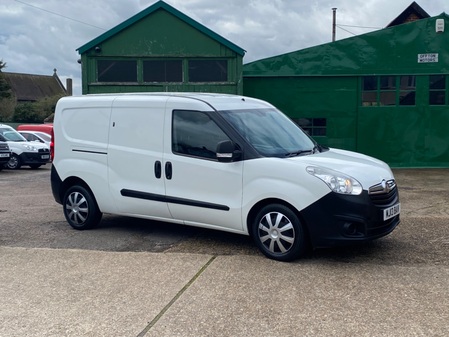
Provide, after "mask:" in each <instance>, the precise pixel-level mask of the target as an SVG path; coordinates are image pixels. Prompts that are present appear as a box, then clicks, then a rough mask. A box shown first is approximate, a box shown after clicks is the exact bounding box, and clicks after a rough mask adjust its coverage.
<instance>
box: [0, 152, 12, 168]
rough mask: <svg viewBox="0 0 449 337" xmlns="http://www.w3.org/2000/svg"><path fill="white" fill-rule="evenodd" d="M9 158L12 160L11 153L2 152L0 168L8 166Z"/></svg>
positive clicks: (0, 154)
mask: <svg viewBox="0 0 449 337" xmlns="http://www.w3.org/2000/svg"><path fill="white" fill-rule="evenodd" d="M9 158H11V153H10V152H0V166H3V164H6V163H7V162H8V161H9Z"/></svg>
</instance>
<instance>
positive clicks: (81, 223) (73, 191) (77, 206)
mask: <svg viewBox="0 0 449 337" xmlns="http://www.w3.org/2000/svg"><path fill="white" fill-rule="evenodd" d="M62 204H63V209H64V216H65V218H66V220H67V222H68V223H69V225H70V226H72V227H73V228H75V229H79V230H82V229H89V228H92V227H94V226H95V225H97V224H98V223H99V222H100V220H101V216H102V213H101V212H100V209H99V208H98V205H97V202H96V201H95V198H94V197H93V195H92V193H91V192H90V191H88V190H87V189H86V188H84V187H82V186H72V187H70V188H69V189H68V190H67V192H66V194H65V196H64V199H63V203H62Z"/></svg>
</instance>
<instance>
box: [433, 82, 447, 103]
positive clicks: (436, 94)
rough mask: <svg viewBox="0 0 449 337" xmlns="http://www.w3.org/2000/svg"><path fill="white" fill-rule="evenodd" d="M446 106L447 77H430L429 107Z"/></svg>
mask: <svg viewBox="0 0 449 337" xmlns="http://www.w3.org/2000/svg"><path fill="white" fill-rule="evenodd" d="M444 104H446V76H444V75H430V76H429V105H444Z"/></svg>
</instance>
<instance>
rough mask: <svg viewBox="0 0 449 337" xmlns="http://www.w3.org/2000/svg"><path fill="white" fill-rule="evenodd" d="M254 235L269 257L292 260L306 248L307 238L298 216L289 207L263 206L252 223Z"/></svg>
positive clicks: (261, 249)
mask: <svg viewBox="0 0 449 337" xmlns="http://www.w3.org/2000/svg"><path fill="white" fill-rule="evenodd" d="M251 233H252V236H253V239H254V241H255V243H256V245H257V247H258V248H259V249H260V251H261V252H262V253H263V254H264V255H265V256H266V257H268V258H270V259H273V260H278V261H292V260H295V259H297V258H299V257H300V256H301V255H302V254H304V252H305V250H306V238H305V234H304V233H305V232H304V229H303V226H302V224H301V222H300V220H299V219H298V216H297V215H296V214H295V213H294V212H293V211H292V210H291V209H290V208H288V207H286V206H284V205H280V204H271V205H267V206H265V207H263V208H262V209H261V210H260V211H259V212H258V213H257V215H256V217H255V219H254V222H253V224H252V232H251Z"/></svg>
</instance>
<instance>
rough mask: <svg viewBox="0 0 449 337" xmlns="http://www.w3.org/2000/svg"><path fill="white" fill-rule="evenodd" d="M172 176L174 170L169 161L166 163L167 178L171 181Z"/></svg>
mask: <svg viewBox="0 0 449 337" xmlns="http://www.w3.org/2000/svg"><path fill="white" fill-rule="evenodd" d="M172 174H173V169H172V166H171V162H169V161H168V162H166V163H165V178H167V179H168V180H170V179H171V177H172Z"/></svg>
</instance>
